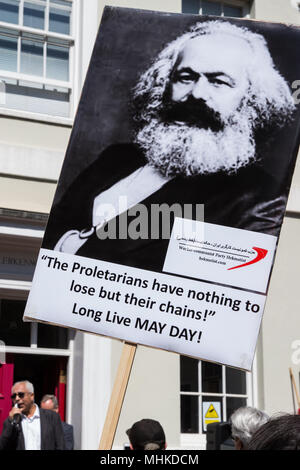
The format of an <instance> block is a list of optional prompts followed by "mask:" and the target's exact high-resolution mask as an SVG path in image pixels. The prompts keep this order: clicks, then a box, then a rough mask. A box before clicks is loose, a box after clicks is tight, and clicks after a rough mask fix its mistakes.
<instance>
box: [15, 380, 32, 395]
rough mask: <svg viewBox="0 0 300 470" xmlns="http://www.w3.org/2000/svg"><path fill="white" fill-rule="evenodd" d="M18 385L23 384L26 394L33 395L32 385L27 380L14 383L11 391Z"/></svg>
mask: <svg viewBox="0 0 300 470" xmlns="http://www.w3.org/2000/svg"><path fill="white" fill-rule="evenodd" d="M20 384H25V387H26V390H27V392H29V393H34V387H33V385H32V383H31V382H29V381H28V380H20V381H19V382H16V383H14V384H13V386H12V389H11V390H12V391H13V389H14V387H15V386H16V385H20Z"/></svg>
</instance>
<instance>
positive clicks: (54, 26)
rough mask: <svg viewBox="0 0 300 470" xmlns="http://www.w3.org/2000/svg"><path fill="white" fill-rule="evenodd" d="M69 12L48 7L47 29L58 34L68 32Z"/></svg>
mask: <svg viewBox="0 0 300 470" xmlns="http://www.w3.org/2000/svg"><path fill="white" fill-rule="evenodd" d="M70 18H71V12H70V11H64V10H58V9H55V8H50V12H49V31H53V32H54V33H60V34H70Z"/></svg>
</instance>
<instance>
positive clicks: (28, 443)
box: [0, 380, 65, 450]
mask: <svg viewBox="0 0 300 470" xmlns="http://www.w3.org/2000/svg"><path fill="white" fill-rule="evenodd" d="M12 401H13V403H14V406H13V408H12V409H11V411H10V413H9V416H8V418H7V419H6V420H5V421H4V423H3V431H2V434H1V436H0V450H64V449H65V441H64V435H63V428H62V424H61V419H60V417H59V415H58V414H57V413H54V412H53V411H50V410H43V409H40V408H39V407H38V406H37V405H36V403H34V389H33V385H32V384H31V383H30V382H28V381H27V380H25V381H22V382H16V383H15V384H14V385H13V387H12Z"/></svg>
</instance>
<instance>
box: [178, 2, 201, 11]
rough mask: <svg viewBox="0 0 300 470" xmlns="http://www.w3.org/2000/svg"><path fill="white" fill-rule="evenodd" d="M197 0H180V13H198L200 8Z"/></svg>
mask: <svg viewBox="0 0 300 470" xmlns="http://www.w3.org/2000/svg"><path fill="white" fill-rule="evenodd" d="M199 7H200V2H199V0H182V13H195V14H198V13H199V10H200V8H199Z"/></svg>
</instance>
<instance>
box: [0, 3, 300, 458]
mask: <svg viewBox="0 0 300 470" xmlns="http://www.w3.org/2000/svg"><path fill="white" fill-rule="evenodd" d="M105 4H106V5H111V6H118V7H129V8H142V9H149V10H159V11H165V12H174V13H192V14H200V15H201V14H205V15H218V16H231V17H245V18H253V19H257V20H263V21H274V22H282V23H289V24H290V23H292V24H296V25H300V12H299V2H297V1H293V0H254V1H247V0H228V1H227V0H226V1H209V0H207V1H204V0H182V1H181V0H165V1H164V2H161V1H158V0H152V1H150V0H149V1H148V0H145V1H141V0H135V1H134V0H119V1H115V2H114V1H106V2H104V1H102V0H88V1H87V0H28V1H27V0H1V1H0V121H1V126H0V270H1V271H0V341H2V342H3V343H5V360H3V361H2V362H3V364H2V367H0V387H1V389H0V394H1V393H2V394H3V395H5V394H6V402H5V403H4V401H5V400H2V402H0V411H2V415H1V413H0V416H2V418H4V417H5V413H6V412H7V409H9V406H10V392H9V391H8V392H7V385H8V384H10V383H11V382H12V381H17V380H22V379H24V378H26V379H28V380H30V381H32V382H33V383H34V385H35V389H36V398H37V401H38V400H40V398H41V397H42V395H43V394H45V393H56V394H57V395H58V398H59V402H60V412H61V416H62V418H63V419H65V420H66V421H68V422H70V423H71V424H73V425H74V430H75V442H76V448H77V449H96V448H97V447H98V444H99V441H100V436H101V430H102V427H103V424H104V420H105V417H106V411H107V406H108V402H109V398H110V394H111V390H112V387H113V383H114V378H115V375H116V370H117V366H118V363H119V360H120V356H121V352H122V343H121V342H120V341H117V340H111V339H108V338H101V337H98V336H95V335H91V334H87V333H82V332H79V331H73V330H69V329H64V328H60V327H56V326H50V325H44V324H41V323H39V324H37V323H24V322H23V321H22V316H23V311H24V307H25V303H26V299H27V296H28V292H29V290H30V285H31V280H32V275H33V272H34V266H35V261H36V258H37V255H38V250H39V247H40V244H41V241H42V237H43V232H44V229H45V226H46V222H47V215H48V213H49V211H50V208H51V204H52V200H53V196H54V193H55V189H56V184H57V180H58V178H59V173H60V168H61V165H62V162H63V158H64V154H65V151H66V148H67V145H68V141H69V138H70V134H71V130H72V124H73V120H74V116H75V113H76V107H77V104H78V101H79V99H80V92H81V88H82V85H83V82H84V77H85V74H86V71H87V67H88V64H89V59H90V56H91V52H92V48H93V44H94V41H95V37H96V34H97V31H98V27H99V23H100V21H101V16H102V12H103V8H104V5H105ZM287 47H288V45H287ZM299 80H300V77H299ZM83 158H84V156H83ZM299 236H300V168H299V164H298V165H297V166H296V170H295V173H294V178H293V183H292V188H291V193H290V198H289V202H288V207H287V212H286V216H285V219H284V224H283V227H282V232H281V236H280V241H279V246H278V251H277V258H276V262H275V266H274V269H273V273H272V280H271V285H270V289H269V295H268V300H267V305H266V309H265V313H264V318H263V323H262V327H261V331H260V336H259V341H258V345H257V351H256V356H255V361H254V367H253V371H252V372H251V373H245V372H242V371H239V370H235V369H232V368H227V367H225V366H220V365H215V364H210V363H207V362H201V361H198V360H195V359H190V358H185V357H180V356H179V355H177V354H173V353H168V352H165V351H158V350H155V349H151V348H146V347H142V346H138V348H137V353H136V357H135V360H134V365H133V369H132V372H131V375H130V380H129V384H128V388H127V392H126V396H125V400H124V404H123V407H122V411H121V416H120V420H119V424H118V428H117V432H116V436H115V441H114V448H122V447H123V445H124V444H125V443H126V441H127V437H126V433H125V431H126V429H128V427H129V426H130V425H131V424H132V423H133V422H134V421H136V420H139V419H141V418H144V417H150V418H154V419H158V420H159V421H160V422H161V423H162V425H163V427H164V429H165V431H166V435H167V442H168V447H169V448H170V449H180V448H182V449H203V448H205V439H206V438H205V433H204V428H205V419H204V417H205V410H207V406H209V405H210V404H211V403H214V404H215V408H216V410H217V411H218V413H220V414H221V419H222V420H226V419H228V418H229V416H230V414H231V413H232V411H233V410H234V409H236V408H238V407H239V406H242V405H245V404H249V405H253V406H257V407H259V408H261V409H265V410H266V411H267V412H269V413H271V414H272V413H275V412H278V411H286V412H292V411H293V399H292V393H291V383H290V376H289V368H290V367H291V368H292V370H293V372H294V375H295V378H296V383H297V384H298V387H299V372H300V322H299V319H298V311H299V310H300V300H299V296H298V289H297V288H298V276H297V271H298V264H299V261H300V254H299V252H298V249H297V247H298V243H297V242H298V239H299ZM54 295H55V293H54ZM4 391H6V392H5V393H4ZM0 396H1V395H0ZM0 424H1V423H0Z"/></svg>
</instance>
